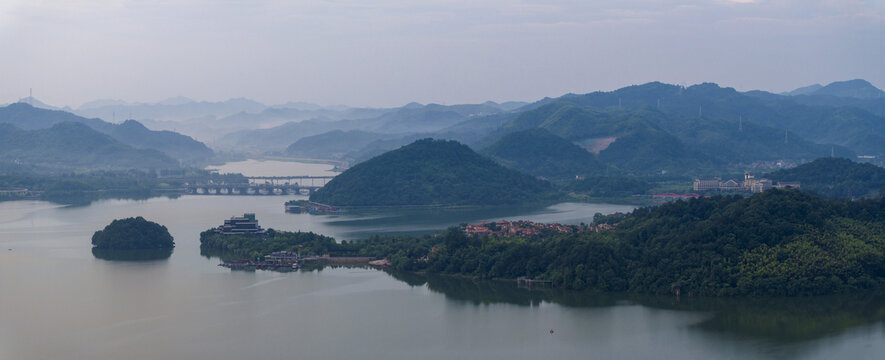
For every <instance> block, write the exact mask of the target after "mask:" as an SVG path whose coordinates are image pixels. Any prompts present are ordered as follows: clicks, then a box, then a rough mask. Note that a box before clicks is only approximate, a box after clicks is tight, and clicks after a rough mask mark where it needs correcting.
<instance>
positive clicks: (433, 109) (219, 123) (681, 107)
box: [0, 79, 885, 178]
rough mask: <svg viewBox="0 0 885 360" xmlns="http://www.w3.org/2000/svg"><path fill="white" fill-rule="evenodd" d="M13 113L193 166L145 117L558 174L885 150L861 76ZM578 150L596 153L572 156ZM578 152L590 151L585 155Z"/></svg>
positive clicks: (260, 139) (270, 148) (235, 134)
mask: <svg viewBox="0 0 885 360" xmlns="http://www.w3.org/2000/svg"><path fill="white" fill-rule="evenodd" d="M27 100H28V102H29V103H32V104H37V106H48V105H45V104H42V103H40V102H39V101H38V100H36V99H33V98H28V99H27ZM14 105H15V106H21V105H20V104H14ZM11 107H14V106H11ZM8 108H9V107H7V108H3V109H0V122H9V123H13V124H16V126H19V127H22V128H23V129H34V128H45V127H48V126H51V125H52V124H55V123H58V122H61V121H75V122H81V123H84V124H87V125H89V126H90V127H92V128H93V129H96V130H98V131H101V132H103V133H106V134H109V135H111V136H113V137H114V138H115V139H118V140H121V141H123V142H124V143H128V144H131V145H133V146H135V147H138V148H153V149H160V150H163V151H166V152H167V153H169V154H170V155H172V156H174V157H176V158H178V159H182V160H186V161H191V160H192V159H193V158H203V157H205V156H206V155H207V154H209V153H208V149H201V150H198V149H197V147H192V145H194V144H193V143H191V142H189V141H185V140H182V139H181V138H180V137H175V136H174V135H173V133H169V132H166V133H162V134H159V133H157V132H151V131H150V130H147V128H145V127H144V126H143V125H142V124H144V125H147V126H149V127H152V128H156V129H174V130H177V131H182V132H185V133H188V134H192V135H193V136H195V137H198V138H201V139H204V140H211V143H210V144H211V145H212V146H213V147H214V148H217V149H223V150H225V151H237V152H247V153H253V154H277V155H288V156H297V157H312V158H329V159H339V160H345V161H350V162H351V163H358V162H361V161H365V160H368V159H370V158H372V157H373V156H377V155H379V154H382V153H384V152H386V151H389V150H393V149H396V148H399V147H401V146H403V145H406V144H409V143H411V142H413V141H415V140H417V139H421V138H426V137H432V138H436V139H448V140H456V141H459V142H462V143H464V144H467V145H469V146H470V147H472V148H473V149H475V150H478V151H482V152H483V153H485V154H488V155H490V156H492V157H494V158H495V159H496V160H497V161H499V162H501V163H502V164H507V165H508V166H512V167H515V168H520V170H521V171H525V172H527V173H530V174H533V175H536V176H544V177H553V178H568V177H570V176H574V175H579V174H584V173H588V174H595V172H594V171H593V169H604V170H605V172H606V173H611V172H614V173H619V174H622V175H629V174H634V175H639V174H644V175H650V174H660V173H667V172H677V173H682V174H686V173H694V174H701V173H708V172H718V171H720V170H723V169H725V170H730V171H732V170H737V169H745V168H753V167H755V166H763V167H764V166H767V165H765V164H764V163H771V162H779V161H781V160H783V161H786V162H787V163H802V162H807V161H810V160H812V159H815V158H818V157H822V156H830V155H835V156H837V157H839V156H841V157H849V158H853V157H856V156H857V155H868V156H872V157H878V158H882V157H883V156H885V145H883V144H885V92H883V91H882V90H880V89H877V88H876V87H875V86H873V85H872V84H870V83H869V82H866V81H864V80H860V79H857V80H849V81H840V82H834V83H830V84H827V85H825V86H824V85H819V84H814V85H811V86H806V87H802V88H798V89H796V90H794V91H790V92H787V93H783V94H775V93H771V92H765V91H748V92H739V91H736V90H734V89H732V88H728V87H720V86H719V85H717V84H712V83H704V84H698V85H693V86H689V87H684V86H678V85H670V84H664V83H660V82H651V83H647V84H642V85H634V86H628V87H625V88H621V89H618V90H614V91H609V92H592V93H587V94H566V95H563V96H560V97H556V98H544V99H541V100H539V101H536V102H533V103H521V102H507V103H494V102H485V103H480V104H463V105H439V104H427V105H424V104H418V103H409V104H406V105H404V106H401V107H397V108H350V107H347V106H341V105H336V106H319V105H315V104H309V103H298V102H290V103H286V104H280V105H272V106H266V105H264V104H261V103H258V102H255V101H252V100H248V99H231V100H227V101H223V102H196V101H193V100H191V99H188V98H183V97H176V98H170V99H167V100H164V101H161V102H158V103H155V104H132V103H126V102H123V101H119V100H99V101H94V102H90V103H87V104H83V105H82V106H81V107H80V108H78V109H76V110H72V111H76V112H79V113H80V114H81V115H88V116H87V117H80V116H75V115H72V114H68V113H57V114H40V115H35V117H34V118H33V119H29V120H28V121H25V122H22V121H19V120H16V119H12V118H9V116H7V117H6V118H4V117H3V114H4V111H6V112H8ZM130 112H131V113H133V117H137V118H142V117H145V118H148V119H146V120H143V122H127V123H124V124H109V123H108V122H106V121H102V120H99V119H97V118H90V117H89V116H98V117H102V118H105V120H107V117H111V119H112V120H116V119H117V118H118V117H119V118H121V119H122V118H125V117H128V114H129V113H130ZM135 114H138V115H137V116H136V115H135ZM4 119H6V120H4ZM541 130H543V131H541ZM513 134H519V135H513ZM161 135H162V136H161ZM175 139H178V140H175ZM505 139H506V140H505ZM188 140H190V141H193V139H188ZM176 141H178V142H180V144H178V145H175V144H174V143H176ZM501 141H503V142H501ZM499 142H501V143H499ZM567 143H571V145H572V146H569V144H567ZM200 145H202V144H200ZM520 145H522V146H523V147H525V149H521V148H518V147H519V146H520ZM203 147H205V146H203ZM575 147H577V148H580V149H582V150H583V151H585V152H586V153H587V154H589V156H588V155H585V154H583V153H575V152H574V150H575ZM551 149H557V150H555V151H551ZM532 150H535V151H534V152H533V151H532ZM542 150H543V151H542ZM557 152H560V154H568V155H567V156H566V155H562V156H556V154H557ZM189 155H193V157H189ZM542 159H546V160H542ZM577 159H582V160H580V161H579V162H578V163H575V162H574V161H577ZM591 159H592V160H591ZM556 161H559V162H560V163H553V162H556ZM531 164H535V165H537V166H535V165H531ZM760 164H761V165H760ZM542 165H543V166H542ZM556 169H560V170H563V171H562V172H560V171H559V170H556ZM567 169H571V170H567ZM570 172H571V173H574V174H572V175H569V173H570Z"/></svg>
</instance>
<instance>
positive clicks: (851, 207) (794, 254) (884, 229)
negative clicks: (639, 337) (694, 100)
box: [426, 190, 885, 296]
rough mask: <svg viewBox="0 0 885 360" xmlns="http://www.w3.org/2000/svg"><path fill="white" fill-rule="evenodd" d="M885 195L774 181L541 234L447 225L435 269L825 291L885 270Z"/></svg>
mask: <svg viewBox="0 0 885 360" xmlns="http://www.w3.org/2000/svg"><path fill="white" fill-rule="evenodd" d="M882 219H885V200H882V199H880V200H877V201H872V200H870V201H861V202H846V201H841V200H823V199H820V198H817V197H814V196H813V195H810V194H807V193H803V192H800V191H792V190H791V191H782V190H772V191H768V192H765V193H763V194H759V195H755V196H752V197H749V198H741V197H739V196H724V197H723V196H718V197H713V198H701V199H695V200H691V201H688V202H684V201H677V202H673V203H669V204H665V205H663V206H660V207H652V208H640V209H637V210H636V211H634V212H633V213H632V215H630V216H628V217H627V218H626V219H624V220H623V221H621V222H620V224H619V225H618V226H617V227H616V230H613V231H608V232H602V233H590V234H574V235H563V236H557V237H553V238H548V239H544V240H542V241H537V240H531V239H510V240H503V241H502V240H495V239H471V238H466V237H463V236H458V235H459V234H460V233H459V232H450V233H448V234H446V240H445V243H444V244H443V245H442V246H441V248H440V250H439V251H436V252H432V253H431V254H430V255H429V256H428V260H427V261H426V271H428V272H436V273H448V274H462V275H470V276H477V277H482V278H496V277H502V278H515V277H518V276H528V277H532V278H540V279H548V280H552V281H553V282H554V284H556V285H558V286H563V287H566V288H571V289H597V290H604V291H630V292H640V293H655V294H672V293H673V291H674V290H673V289H674V287H675V286H677V285H678V286H679V287H680V288H681V291H682V293H683V294H696V295H711V296H734V295H819V294H829V293H838V292H846V291H850V290H855V289H866V288H874V287H877V286H879V284H880V283H881V282H882V281H883V280H885V256H883V253H885V226H883V225H885V224H883V222H882Z"/></svg>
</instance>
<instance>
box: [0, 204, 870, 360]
mask: <svg viewBox="0 0 885 360" xmlns="http://www.w3.org/2000/svg"><path fill="white" fill-rule="evenodd" d="M292 198H297V197H283V196H265V197H257V196H256V197H248V196H239V197H238V196H183V197H180V198H178V199H166V198H155V199H149V200H144V201H134V200H103V201H98V202H94V203H92V204H90V205H87V206H79V207H62V206H58V205H55V204H51V203H47V202H39V201H17V202H2V203H0V359H236V358H244V359H253V358H269V359H283V358H286V359H588V358H590V359H651V358H655V359H657V358H679V359H760V358H761V359H879V358H881V354H883V353H885V322H883V320H885V300H883V296H881V295H874V294H861V295H858V296H838V297H825V298H798V299H741V300H723V299H698V298H682V299H681V300H679V301H677V300H676V299H675V298H672V297H642V296H629V295H619V294H596V293H586V292H571V291H560V290H553V289H547V290H534V291H529V290H526V289H519V288H517V287H516V285H515V284H513V283H499V282H474V281H470V280H464V279H454V278H445V277H424V276H418V275H414V274H402V273H387V272H384V271H380V270H374V269H368V268H325V269H323V270H315V271H301V272H293V273H275V272H267V271H257V272H232V271H230V270H228V269H225V268H222V267H219V266H217V264H218V263H219V262H220V261H219V260H218V259H217V258H207V257H204V256H201V255H200V251H199V233H200V232H201V231H203V230H206V229H209V228H211V227H214V226H217V225H219V224H220V223H221V222H222V220H224V219H226V218H229V217H231V216H234V215H239V214H242V213H244V212H255V213H256V214H257V217H258V219H259V221H260V223H261V225H262V226H264V227H272V228H275V229H280V230H290V231H295V230H302V231H314V232H318V233H321V234H325V235H330V236H334V237H336V238H337V239H360V238H363V237H365V236H366V235H367V234H371V233H375V232H385V233H422V232H429V231H434V230H435V229H443V228H445V227H447V226H450V225H454V224H457V223H460V222H477V221H481V220H497V219H502V218H507V219H516V218H525V219H530V220H535V221H550V222H553V221H555V222H565V223H579V222H588V221H590V219H591V218H592V216H593V214H594V213H596V212H602V213H610V212H615V211H628V210H629V209H630V207H627V206H620V205H604V204H575V203H564V204H558V205H554V206H551V207H548V208H543V209H519V208H517V209H506V208H498V209H457V210H455V209H449V210H430V209H423V210H415V209H400V210H375V211H369V210H364V211H362V212H357V213H348V214H345V215H338V216H311V215H307V214H286V213H284V212H283V203H284V202H285V201H286V200H289V199H292ZM139 215H140V216H144V217H146V218H147V219H149V220H153V221H156V222H159V223H161V224H163V225H165V226H166V227H168V229H169V231H170V232H171V233H172V235H173V236H174V238H175V243H176V247H175V250H174V252H173V253H172V255H171V256H169V257H168V258H164V259H161V260H154V261H109V260H102V259H99V258H96V257H95V256H93V254H92V252H91V245H90V238H91V236H92V233H93V232H95V231H96V230H99V229H101V228H103V227H104V226H105V225H107V224H108V223H109V222H110V221H111V220H113V219H115V218H123V217H130V216H139ZM551 329H553V330H554V333H553V334H551V333H550V330H551Z"/></svg>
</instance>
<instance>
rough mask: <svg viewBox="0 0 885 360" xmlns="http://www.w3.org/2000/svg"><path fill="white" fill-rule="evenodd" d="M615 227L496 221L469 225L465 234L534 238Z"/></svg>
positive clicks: (607, 225)
mask: <svg viewBox="0 0 885 360" xmlns="http://www.w3.org/2000/svg"><path fill="white" fill-rule="evenodd" d="M612 228H614V226H612V225H609V224H599V225H580V226H579V225H563V224H556V223H536V222H532V221H528V220H519V221H506V220H501V221H496V222H482V223H479V224H467V226H466V227H465V228H464V233H465V234H466V235H467V236H492V237H514V236H520V237H532V236H535V235H540V234H541V233H542V232H544V231H553V232H560V233H575V232H586V231H594V232H599V231H600V230H610V229H612Z"/></svg>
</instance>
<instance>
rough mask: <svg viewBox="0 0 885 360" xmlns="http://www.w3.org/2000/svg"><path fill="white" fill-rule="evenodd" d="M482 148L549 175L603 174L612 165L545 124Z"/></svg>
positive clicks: (509, 162)
mask: <svg viewBox="0 0 885 360" xmlns="http://www.w3.org/2000/svg"><path fill="white" fill-rule="evenodd" d="M482 152H483V153H484V154H486V155H489V156H491V157H492V158H493V159H495V160H497V161H498V162H500V163H501V164H503V165H505V166H507V167H510V168H513V169H516V170H519V171H522V172H525V173H527V174H532V175H535V176H543V177H546V178H549V179H574V178H575V177H576V176H592V175H602V174H605V172H606V170H607V169H608V168H609V167H608V165H605V164H603V163H601V162H600V161H599V160H597V159H596V155H593V153H591V152H589V151H587V150H584V149H582V148H581V147H579V146H577V145H575V144H573V143H571V142H570V141H568V140H565V139H563V138H561V137H559V136H556V135H553V134H551V133H550V132H549V131H547V130H545V129H542V128H536V129H528V130H523V131H518V132H515V133H511V134H508V135H505V136H504V137H503V138H501V140H498V142H496V143H495V144H493V145H492V146H490V147H488V148H486V149H485V150H483V151H482Z"/></svg>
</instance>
